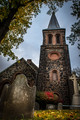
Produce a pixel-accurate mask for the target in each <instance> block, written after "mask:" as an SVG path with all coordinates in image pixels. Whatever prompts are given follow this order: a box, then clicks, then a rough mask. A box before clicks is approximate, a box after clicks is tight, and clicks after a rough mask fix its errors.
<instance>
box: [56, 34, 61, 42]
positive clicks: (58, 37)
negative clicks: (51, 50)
mask: <svg viewBox="0 0 80 120" xmlns="http://www.w3.org/2000/svg"><path fill="white" fill-rule="evenodd" d="M56 43H57V44H60V34H56Z"/></svg>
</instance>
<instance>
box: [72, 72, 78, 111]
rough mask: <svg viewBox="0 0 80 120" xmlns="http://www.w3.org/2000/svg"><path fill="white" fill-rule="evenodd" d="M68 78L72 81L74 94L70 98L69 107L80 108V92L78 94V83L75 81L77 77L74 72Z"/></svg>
mask: <svg viewBox="0 0 80 120" xmlns="http://www.w3.org/2000/svg"><path fill="white" fill-rule="evenodd" d="M70 79H71V80H72V81H73V86H74V94H73V98H72V106H71V109H80V94H79V89H78V83H77V79H78V78H77V76H76V74H75V73H73V74H72V76H71V77H70Z"/></svg>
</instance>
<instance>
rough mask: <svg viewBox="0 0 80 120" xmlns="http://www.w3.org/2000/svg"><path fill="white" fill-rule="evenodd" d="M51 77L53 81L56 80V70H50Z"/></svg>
mask: <svg viewBox="0 0 80 120" xmlns="http://www.w3.org/2000/svg"><path fill="white" fill-rule="evenodd" d="M52 79H53V81H56V80H58V75H57V71H56V70H53V72H52Z"/></svg>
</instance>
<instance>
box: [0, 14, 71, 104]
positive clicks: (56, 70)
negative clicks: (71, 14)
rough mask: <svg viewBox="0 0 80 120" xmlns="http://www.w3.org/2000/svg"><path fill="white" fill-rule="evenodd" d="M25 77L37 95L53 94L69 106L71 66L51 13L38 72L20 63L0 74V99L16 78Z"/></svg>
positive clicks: (62, 33) (29, 64)
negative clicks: (41, 92) (6, 85)
mask: <svg viewBox="0 0 80 120" xmlns="http://www.w3.org/2000/svg"><path fill="white" fill-rule="evenodd" d="M20 73H23V74H25V75H26V77H27V80H28V83H29V85H30V86H33V85H36V88H37V91H53V92H55V93H57V94H58V95H59V96H60V98H62V100H63V104H64V105H70V104H71V100H72V94H73V84H72V81H70V80H69V76H70V75H71V66H70V59H69V51H68V45H67V44H66V40H65V28H60V25H59V23H58V21H57V18H56V16H55V14H54V13H53V14H52V16H51V19H50V22H49V25H48V28H47V29H44V30H43V44H42V45H41V51H40V61H39V68H38V67H37V66H36V65H35V64H34V63H33V62H32V61H31V60H30V59H29V60H27V61H26V60H24V59H23V58H22V59H20V62H19V63H18V62H16V63H14V64H13V65H11V66H10V67H9V68H7V69H6V70H4V71H3V72H1V73H0V95H1V91H2V88H3V86H4V85H5V84H7V83H8V84H12V82H13V80H14V79H15V76H16V75H17V74H20Z"/></svg>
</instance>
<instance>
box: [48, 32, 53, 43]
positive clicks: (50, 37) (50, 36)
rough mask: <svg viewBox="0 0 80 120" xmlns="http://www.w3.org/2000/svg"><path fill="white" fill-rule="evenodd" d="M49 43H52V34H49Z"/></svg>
mask: <svg viewBox="0 0 80 120" xmlns="http://www.w3.org/2000/svg"><path fill="white" fill-rule="evenodd" d="M48 44H52V35H51V34H49V35H48Z"/></svg>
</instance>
